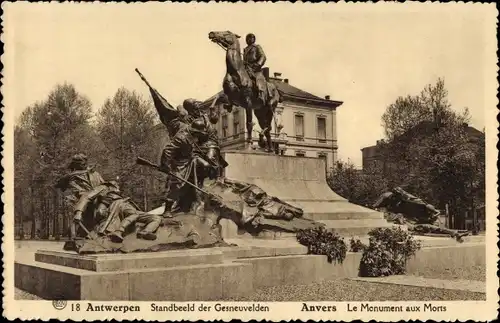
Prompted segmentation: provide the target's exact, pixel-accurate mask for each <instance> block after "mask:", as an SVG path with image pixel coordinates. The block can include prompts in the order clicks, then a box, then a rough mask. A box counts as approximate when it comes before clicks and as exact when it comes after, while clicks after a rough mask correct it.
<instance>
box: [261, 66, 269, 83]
mask: <svg viewBox="0 0 500 323" xmlns="http://www.w3.org/2000/svg"><path fill="white" fill-rule="evenodd" d="M262 74H264V77H265V78H266V81H268V82H269V67H264V68H262Z"/></svg>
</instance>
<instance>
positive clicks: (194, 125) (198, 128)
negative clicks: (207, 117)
mask: <svg viewBox="0 0 500 323" xmlns="http://www.w3.org/2000/svg"><path fill="white" fill-rule="evenodd" d="M189 130H190V131H191V132H195V133H198V134H206V125H205V121H204V120H203V119H201V118H198V119H195V120H194V121H193V122H191V126H190V127H189Z"/></svg>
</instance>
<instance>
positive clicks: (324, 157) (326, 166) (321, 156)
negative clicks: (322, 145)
mask: <svg viewBox="0 0 500 323" xmlns="http://www.w3.org/2000/svg"><path fill="white" fill-rule="evenodd" d="M318 158H320V159H323V160H324V161H325V171H326V173H327V174H328V154H327V153H318Z"/></svg>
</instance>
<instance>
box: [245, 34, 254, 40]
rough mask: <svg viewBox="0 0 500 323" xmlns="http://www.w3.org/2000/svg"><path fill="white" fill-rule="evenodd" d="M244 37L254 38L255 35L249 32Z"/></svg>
mask: <svg viewBox="0 0 500 323" xmlns="http://www.w3.org/2000/svg"><path fill="white" fill-rule="evenodd" d="M245 38H246V39H249V38H253V39H255V35H254V34H252V33H250V34H248V35H247V36H246V37H245Z"/></svg>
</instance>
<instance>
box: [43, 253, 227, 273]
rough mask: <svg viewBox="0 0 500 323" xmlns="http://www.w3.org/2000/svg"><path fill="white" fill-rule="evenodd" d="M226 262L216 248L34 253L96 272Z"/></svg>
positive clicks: (49, 259)
mask: <svg viewBox="0 0 500 323" xmlns="http://www.w3.org/2000/svg"><path fill="white" fill-rule="evenodd" d="M223 260H224V254H223V252H222V251H220V250H214V249H204V250H172V251H162V252H146V253H130V254H121V253H117V254H96V255H78V254H76V253H70V252H58V251H44V250H39V251H37V252H36V253H35V261H38V262H42V263H46V264H52V265H59V266H64V267H71V268H76V269H83V270H90V271H95V272H109V271H120V270H133V269H144V268H168V267H176V266H187V265H198V264H219V263H222V262H223Z"/></svg>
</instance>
